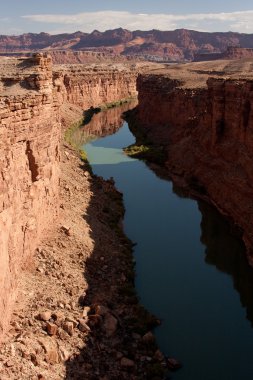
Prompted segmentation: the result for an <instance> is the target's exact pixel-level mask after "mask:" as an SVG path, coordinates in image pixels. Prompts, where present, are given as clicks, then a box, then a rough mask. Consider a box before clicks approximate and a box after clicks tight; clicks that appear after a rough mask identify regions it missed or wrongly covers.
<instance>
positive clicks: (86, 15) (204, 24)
mask: <svg viewBox="0 0 253 380" xmlns="http://www.w3.org/2000/svg"><path fill="white" fill-rule="evenodd" d="M22 17H23V18H24V19H26V20H29V21H32V22H37V23H44V24H53V25H54V27H55V25H59V26H60V29H61V30H63V29H64V31H65V32H74V31H76V30H77V29H81V30H82V31H85V32H91V31H93V30H94V29H98V30H100V31H104V30H107V29H114V28H119V27H122V28H126V29H129V30H136V29H141V30H150V29H160V30H172V29H176V28H190V27H191V26H192V25H194V29H196V30H206V31H228V30H234V31H238V32H246V33H249V32H253V10H249V11H240V12H230V13H224V12H223V13H196V14H181V15H173V14H162V13H161V14H159V13H155V14H136V13H130V12H119V11H99V12H83V13H77V14H72V15H64V14H58V15H57V14H37V15H25V16H22ZM63 26H64V27H63ZM54 32H55V33H57V32H58V31H57V30H54Z"/></svg>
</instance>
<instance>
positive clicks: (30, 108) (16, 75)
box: [0, 53, 137, 340]
mask: <svg viewBox="0 0 253 380" xmlns="http://www.w3.org/2000/svg"><path fill="white" fill-rule="evenodd" d="M136 77H137V71H136V70H135V69H134V68H133V69H131V67H130V66H128V67H127V68H126V67H123V66H118V67H115V66H112V65H107V66H103V67H102V69H99V68H98V67H96V66H94V65H93V66H91V67H87V66H84V65H78V66H67V65H65V66H64V68H61V67H60V66H59V67H56V68H54V69H53V67H52V59H51V57H50V56H49V55H48V54H46V53H43V54H35V55H34V56H33V57H31V58H27V59H21V58H20V59H14V58H7V57H5V58H4V57H3V58H1V59H0V89H1V96H0V137H1V138H0V151H1V158H0V173H1V180H0V188H1V193H0V263H1V267H0V340H1V339H2V337H3V333H4V332H5V331H6V329H7V327H8V322H9V319H10V316H11V312H12V307H13V303H14V300H15V297H16V294H17V285H18V279H19V277H20V276H21V275H22V269H24V268H25V267H27V266H28V267H29V265H30V264H31V262H32V256H33V253H34V251H35V249H36V247H38V244H39V242H40V240H41V238H42V237H43V236H45V234H46V233H47V231H49V230H50V228H52V226H53V225H55V222H56V221H57V216H58V207H59V181H60V172H59V161H60V139H61V133H62V131H61V123H62V122H65V126H66V125H69V123H70V122H72V121H73V120H71V118H72V116H73V117H78V118H80V117H82V114H83V110H84V109H86V108H89V107H91V106H93V107H96V106H99V105H101V104H105V103H107V102H113V101H119V100H120V99H122V98H128V97H133V96H136ZM71 110H72V111H73V110H74V111H76V113H75V112H72V111H71ZM71 112H72V113H71ZM56 225H57V224H56Z"/></svg>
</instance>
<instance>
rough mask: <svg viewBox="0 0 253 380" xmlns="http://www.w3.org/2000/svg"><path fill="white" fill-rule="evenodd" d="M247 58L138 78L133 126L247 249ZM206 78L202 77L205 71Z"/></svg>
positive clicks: (251, 103)
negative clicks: (237, 231)
mask: <svg viewBox="0 0 253 380" xmlns="http://www.w3.org/2000/svg"><path fill="white" fill-rule="evenodd" d="M251 65H252V61H251V60H247V61H244V62H241V63H239V62H235V63H229V62H227V61H224V62H221V63H220V64H219V65H218V66H217V63H216V66H215V69H214V66H212V64H202V65H201V64H195V65H194V64H191V65H186V66H184V67H180V66H177V67H175V68H172V69H171V70H168V71H167V72H163V73H162V72H160V73H154V74H152V75H148V74H147V75H141V76H140V77H139V78H138V82H137V88H138V91H139V107H138V109H137V118H138V128H139V129H140V130H142V132H143V133H144V134H145V135H146V136H148V137H149V139H150V140H151V141H152V142H155V143H157V144H160V145H163V146H164V147H165V149H166V154H167V158H166V163H165V166H166V168H167V171H168V174H169V175H170V176H171V177H173V178H174V179H175V180H176V182H177V183H179V184H180V185H182V186H186V187H187V188H189V189H190V192H191V193H192V194H193V195H195V196H197V197H202V198H204V199H206V200H209V201H211V202H212V203H214V204H215V205H216V206H217V207H218V208H219V209H220V210H221V211H222V212H223V213H224V214H225V215H228V216H229V217H230V218H232V219H233V221H234V222H235V223H236V224H237V225H238V226H239V227H240V228H241V230H242V233H243V238H244V241H245V243H246V245H247V247H248V253H249V258H250V261H251V262H252V255H253V234H252V231H253V213H252V209H253V196H252V194H253V188H252V180H253V165H252V146H253V134H252V127H253V113H252V109H253V97H252V94H253V92H252V91H253V76H252V73H251ZM210 74H212V77H210V78H209V79H208V76H210Z"/></svg>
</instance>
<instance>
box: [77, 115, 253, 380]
mask: <svg viewBox="0 0 253 380" xmlns="http://www.w3.org/2000/svg"><path fill="white" fill-rule="evenodd" d="M123 110H124V109H123ZM120 113H121V109H117V110H110V111H107V112H106V111H105V112H104V113H100V114H98V115H95V116H94V117H93V119H92V121H91V123H90V124H88V125H87V126H85V127H84V129H83V130H82V138H84V136H85V139H87V140H86V141H89V142H88V143H86V144H85V145H84V149H85V150H86V152H87V155H88V159H89V162H90V164H91V166H92V170H93V172H94V174H97V175H99V176H102V177H103V178H105V179H108V178H110V177H113V178H114V180H115V186H116V187H117V188H118V189H119V190H120V191H121V192H122V193H123V199H124V205H125V209H126V213H125V218H124V230H125V233H126V235H127V236H128V237H129V238H130V239H131V240H132V241H133V242H135V243H136V246H135V247H134V257H135V260H136V281H135V284H136V290H137V293H138V296H139V299H140V302H141V303H142V304H143V305H144V306H145V307H146V308H147V309H148V310H149V311H150V312H152V313H154V314H155V315H156V316H157V317H158V318H160V319H161V320H162V324H161V326H159V327H158V328H156V329H155V331H154V333H155V335H156V338H157V342H158V345H159V347H160V349H161V350H162V351H163V352H164V354H166V355H167V356H170V357H175V358H177V359H179V360H180V361H181V362H182V364H183V368H182V369H180V370H179V371H177V372H174V373H173V374H172V377H171V378H172V379H175V380H181V379H182V380H219V379H221V380H238V379H243V380H252V379H253V360H252V353H253V329H252V323H253V270H252V269H251V268H250V267H249V265H248V264H247V261H246V258H245V252H244V247H243V244H242V243H241V241H240V240H239V239H237V238H236V237H235V236H233V234H232V233H231V231H230V227H229V224H228V223H227V222H226V220H224V218H223V217H222V216H221V215H220V214H219V213H218V212H217V211H216V210H215V209H214V208H213V207H211V206H209V205H207V204H206V203H204V202H197V201H195V200H193V199H189V198H183V197H182V196H180V194H179V195H177V193H176V191H175V190H173V183H172V182H170V181H167V180H164V179H161V178H160V177H159V176H157V175H156V174H155V172H154V171H153V170H151V169H150V168H149V167H148V166H147V165H146V164H145V163H144V162H143V161H141V160H137V159H133V158H129V157H127V156H126V155H125V154H124V152H123V151H122V148H123V147H126V146H128V145H130V144H132V143H134V142H135V138H134V136H133V135H132V133H131V132H130V131H129V128H128V125H127V123H126V122H123V121H122V120H121V119H120ZM107 134H108V135H107ZM101 136H102V137H101Z"/></svg>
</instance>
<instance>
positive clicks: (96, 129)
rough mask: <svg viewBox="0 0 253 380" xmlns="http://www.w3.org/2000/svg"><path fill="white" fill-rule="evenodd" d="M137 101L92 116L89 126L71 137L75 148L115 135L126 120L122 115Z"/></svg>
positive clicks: (80, 129)
mask: <svg viewBox="0 0 253 380" xmlns="http://www.w3.org/2000/svg"><path fill="white" fill-rule="evenodd" d="M136 105H137V101H135V100H134V101H132V102H129V103H125V104H122V105H121V106H120V107H114V108H110V109H107V110H106V111H103V112H99V113H96V114H94V115H93V116H92V119H91V121H90V122H89V124H87V125H85V126H83V127H81V128H78V129H77V130H76V131H74V133H73V135H72V136H71V140H72V142H73V143H74V144H75V146H78V147H81V146H82V145H84V144H86V143H87V142H90V141H93V140H96V139H97V138H98V137H105V136H110V135H113V134H114V133H115V132H117V131H118V130H119V129H120V128H121V127H122V125H123V123H124V120H123V119H122V117H121V115H122V113H123V112H126V111H128V110H130V109H132V108H134V107H136Z"/></svg>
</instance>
